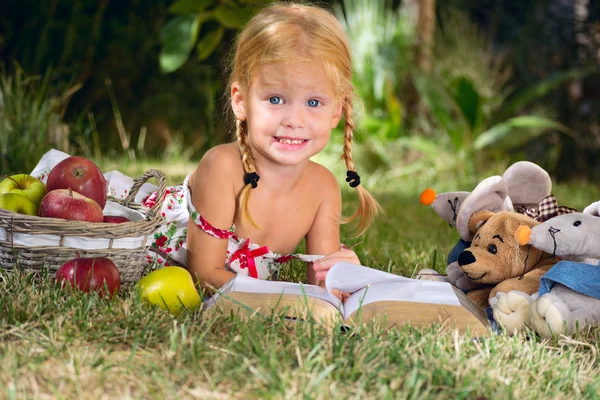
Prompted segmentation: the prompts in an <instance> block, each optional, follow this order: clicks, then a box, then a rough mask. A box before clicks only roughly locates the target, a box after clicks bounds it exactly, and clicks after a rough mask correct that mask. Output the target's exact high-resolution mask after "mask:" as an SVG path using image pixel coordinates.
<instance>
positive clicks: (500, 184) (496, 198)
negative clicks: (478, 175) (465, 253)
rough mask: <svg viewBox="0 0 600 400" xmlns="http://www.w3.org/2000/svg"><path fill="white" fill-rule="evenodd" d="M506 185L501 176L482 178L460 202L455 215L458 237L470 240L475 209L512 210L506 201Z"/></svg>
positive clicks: (472, 234) (509, 203)
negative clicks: (470, 224) (470, 222)
mask: <svg viewBox="0 0 600 400" xmlns="http://www.w3.org/2000/svg"><path fill="white" fill-rule="evenodd" d="M507 193H508V186H507V185H506V181H505V180H504V179H503V178H502V177H501V176H490V177H489V178H486V179H484V180H482V181H481V182H480V183H479V185H477V187H476V188H475V189H473V191H472V192H471V194H469V195H468V196H467V198H465V199H464V201H463V202H462V205H461V206H460V209H459V210H458V215H457V217H456V229H457V230H458V233H459V234H460V237H461V238H462V239H463V240H464V241H466V242H470V241H471V240H473V236H474V233H473V232H472V231H471V230H470V228H469V221H470V219H471V216H472V215H473V214H474V213H476V212H477V211H482V210H485V211H492V212H500V211H514V209H513V208H512V203H511V202H510V200H508V201H507Z"/></svg>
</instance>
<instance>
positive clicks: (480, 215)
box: [468, 210, 496, 234]
mask: <svg viewBox="0 0 600 400" xmlns="http://www.w3.org/2000/svg"><path fill="white" fill-rule="evenodd" d="M494 215H496V213H495V212H491V211H487V210H481V211H476V212H474V213H473V215H471V218H469V224H468V226H469V231H470V232H471V233H472V234H476V233H477V231H478V230H479V228H481V227H482V226H483V225H484V224H485V223H486V222H487V221H488V220H489V219H490V218H492V217H493V216H494Z"/></svg>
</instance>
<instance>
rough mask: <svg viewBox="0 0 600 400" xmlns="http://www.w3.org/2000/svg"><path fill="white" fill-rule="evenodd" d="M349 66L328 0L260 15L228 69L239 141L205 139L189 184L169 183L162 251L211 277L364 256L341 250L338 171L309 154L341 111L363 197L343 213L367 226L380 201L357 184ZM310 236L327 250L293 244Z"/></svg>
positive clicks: (318, 272) (266, 273)
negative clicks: (173, 187) (174, 187)
mask: <svg viewBox="0 0 600 400" xmlns="http://www.w3.org/2000/svg"><path fill="white" fill-rule="evenodd" d="M351 74H352V68H351V58H350V49H349V46H348V42H347V39H346V37H345V34H344V31H343V29H342V27H341V26H340V24H339V22H338V21H337V20H336V18H335V17H334V16H333V15H332V14H331V13H329V12H328V11H326V10H324V9H321V8H318V7H313V6H305V5H295V4H285V5H284V4H275V5H271V6H269V7H267V8H265V9H263V10H262V11H261V12H259V13H258V14H257V15H256V16H255V17H254V18H252V20H251V21H250V22H249V23H248V25H247V26H246V28H245V29H244V30H243V32H241V34H240V36H239V38H238V41H237V44H236V46H235V54H234V59H233V65H232V72H231V78H230V88H231V92H230V93H231V107H232V110H233V114H234V115H235V119H236V138H237V141H235V142H233V143H229V144H224V145H220V146H217V147H214V148H213V149H211V150H209V151H208V152H207V153H206V154H205V155H204V157H203V158H202V160H201V161H200V163H199V165H198V167H197V168H196V170H195V171H194V172H192V173H191V174H190V175H188V176H187V177H186V179H185V181H184V184H183V190H180V191H174V192H171V193H169V194H168V196H167V198H166V200H165V205H166V206H163V209H164V210H166V213H167V214H165V215H164V216H165V220H166V221H168V222H167V225H166V229H165V232H164V233H163V234H158V235H157V236H156V239H157V240H156V243H155V246H154V247H155V249H156V250H157V252H158V253H159V254H161V253H162V255H169V256H171V258H172V259H174V260H176V261H179V262H180V263H185V264H186V265H187V268H188V269H189V271H190V272H191V273H192V275H193V276H194V278H195V279H196V280H198V281H199V282H200V283H202V284H203V285H206V286H211V287H220V286H222V285H223V284H224V283H225V282H227V281H228V280H229V279H231V278H232V277H233V276H234V274H235V273H241V274H247V275H250V276H252V277H255V278H260V279H267V278H269V277H270V276H271V275H272V274H274V273H275V272H276V271H277V270H278V268H279V267H280V266H281V264H282V263H284V262H285V261H288V260H290V259H292V258H296V259H302V260H305V261H308V262H309V263H308V267H307V281H308V283H311V284H317V283H319V281H323V280H324V279H325V275H326V273H327V271H328V270H329V268H331V266H332V265H334V264H336V263H338V262H342V261H346V262H354V263H357V264H358V263H359V260H358V257H357V256H356V254H355V253H354V252H353V251H351V250H347V249H342V250H340V233H339V227H340V223H341V222H342V217H341V206H342V202H341V194H340V188H339V185H338V183H337V180H336V178H335V177H334V176H333V175H332V174H331V172H329V171H328V170H327V169H326V168H324V167H323V166H321V165H319V164H316V163H314V162H312V161H311V160H310V157H312V156H314V155H315V154H317V153H319V152H320V151H321V150H323V148H324V147H325V145H326V144H327V142H328V140H329V137H330V134H331V130H332V129H333V128H335V127H336V126H337V125H338V123H339V121H340V120H341V119H342V118H343V120H344V148H343V153H342V158H343V160H344V161H345V163H346V166H347V168H348V172H347V177H346V181H347V182H348V183H349V185H350V186H351V187H353V188H356V190H357V193H358V196H359V200H360V205H359V208H358V210H357V211H356V213H355V214H354V215H353V216H352V217H350V218H348V219H346V221H352V220H355V219H357V218H359V217H360V223H359V226H358V229H359V233H360V234H362V233H364V231H365V230H366V229H367V227H368V226H369V224H370V222H371V220H372V219H373V218H374V216H376V215H377V214H378V213H379V212H380V206H379V204H378V203H377V202H376V200H375V199H374V198H373V197H371V195H370V194H369V192H368V191H367V190H366V189H365V188H364V187H363V186H360V177H359V176H358V174H357V173H356V171H355V169H354V163H353V161H352V135H353V130H354V115H353V110H352V100H353V96H354V93H353V88H352V84H351V78H352V76H351ZM152 200H153V199H152V198H150V199H148V200H147V201H146V205H151V203H152ZM184 208H185V209H187V210H186V211H187V212H182V209H184ZM168 213H171V214H172V215H171V216H170V215H168ZM188 215H189V218H188ZM173 216H174V217H175V218H172V217H173ZM186 224H187V230H186ZM302 239H305V240H306V251H307V253H308V254H310V255H321V256H322V255H325V256H324V257H323V258H320V259H317V258H319V257H312V258H311V257H304V256H302V255H298V254H293V252H294V251H295V249H296V248H297V246H298V245H299V243H300V242H301V240H302ZM186 258H187V259H186ZM167 259H168V258H167ZM315 260H316V261H315ZM310 261H314V262H312V263H311V262H310Z"/></svg>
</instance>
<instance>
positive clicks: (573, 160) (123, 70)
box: [0, 0, 600, 179]
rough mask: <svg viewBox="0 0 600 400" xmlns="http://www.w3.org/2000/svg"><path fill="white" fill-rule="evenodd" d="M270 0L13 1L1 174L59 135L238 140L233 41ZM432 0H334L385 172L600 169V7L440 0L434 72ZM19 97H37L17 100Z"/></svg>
mask: <svg viewBox="0 0 600 400" xmlns="http://www.w3.org/2000/svg"><path fill="white" fill-rule="evenodd" d="M269 2H270V1H269V0H235V1H234V0H203V1H194V0H177V1H173V0H154V1H152V2H143V1H141V0H123V1H114V0H113V1H110V0H100V1H97V0H95V1H92V0H81V1H76V0H49V1H39V0H23V1H17V0H7V1H5V2H2V5H0V59H1V64H2V75H3V77H4V78H3V85H2V92H1V93H2V96H3V98H4V99H5V100H4V105H3V106H2V105H0V107H1V108H0V118H1V119H2V121H0V126H1V127H2V131H1V132H0V135H1V136H0V141H1V142H0V143H2V146H3V147H2V148H1V149H0V150H1V151H2V157H3V159H2V163H1V164H0V165H1V168H2V171H0V172H2V173H5V172H15V171H27V170H30V169H31V168H32V166H33V164H34V163H35V160H37V159H39V157H40V156H41V154H43V153H44V152H45V151H46V150H47V149H48V147H49V146H53V147H57V148H60V149H62V150H65V151H69V152H72V153H80V154H83V155H91V154H92V153H93V154H95V156H96V157H98V156H103V157H113V158H114V157H121V156H125V157H128V158H129V159H130V160H134V159H136V158H140V157H142V158H150V159H156V158H157V159H172V158H179V159H183V160H186V161H187V160H197V159H198V158H199V157H200V156H201V155H202V153H203V152H204V151H205V150H206V149H208V148H209V147H211V146H213V145H215V144H217V143H222V142H225V141H227V140H229V138H230V136H229V134H230V131H231V126H232V124H231V122H230V121H229V120H228V115H227V113H226V111H225V110H226V107H225V105H226V102H225V98H226V96H225V95H226V90H225V82H226V73H227V56H228V51H229V50H230V49H231V44H232V40H233V38H234V37H235V34H236V33H237V30H238V29H239V27H240V26H243V24H244V23H245V21H246V20H247V18H248V17H249V16H250V15H251V14H252V12H254V11H255V10H256V9H258V8H259V7H261V6H262V5H264V4H266V3H269ZM423 3H425V2H415V1H412V0H402V1H400V0H395V1H389V0H373V1H364V0H330V1H324V2H321V4H323V5H324V6H326V7H330V8H331V9H332V11H334V12H335V13H336V15H337V16H338V17H339V19H340V20H341V21H342V23H343V24H344V26H345V29H346V30H347V32H348V35H349V38H350V41H351V44H352V47H353V54H354V57H355V70H356V75H355V82H354V83H355V86H356V88H357V92H358V93H359V94H360V95H361V97H362V99H363V104H362V112H360V113H359V115H360V116H361V118H360V122H361V124H360V125H359V130H358V132H357V137H358V140H359V142H362V145H361V146H360V147H361V149H360V150H359V151H360V152H362V153H363V155H364V160H365V162H366V163H367V164H368V165H369V169H370V171H371V172H375V171H379V172H380V177H385V176H384V175H387V176H394V177H397V176H403V175H406V174H410V173H414V172H419V171H420V172H421V173H424V174H427V173H429V172H430V171H431V170H432V169H433V171H434V172H438V173H439V172H441V171H444V170H448V169H451V170H453V171H454V172H455V173H463V172H469V171H471V172H473V171H475V170H479V169H481V168H483V167H484V166H485V165H486V164H488V163H489V161H490V160H493V161H494V162H499V163H505V164H506V163H508V162H510V161H513V160H515V159H524V158H526V159H529V160H531V161H534V162H537V163H539V164H540V165H542V166H543V167H545V168H546V169H548V170H549V171H550V172H551V173H552V174H553V175H555V176H556V177H558V178H569V177H588V178H592V179H593V178H598V177H600V161H598V160H597V159H598V158H597V157H595V154H597V152H598V150H600V121H599V120H598V118H599V115H600V113H599V112H598V107H599V106H600V105H599V104H598V102H599V98H598V97H599V96H598V90H597V88H598V87H599V85H600V78H599V75H598V73H597V71H598V49H599V47H600V46H599V42H600V39H599V37H600V34H599V29H600V28H598V26H600V24H599V23H598V21H599V20H600V4H598V3H597V2H586V1H581V0H571V1H560V0H523V1H521V2H508V3H507V2H503V1H500V0H482V1H478V2H471V1H466V0H448V1H444V2H440V1H438V2H437V4H436V7H437V8H436V10H435V16H436V18H435V21H434V23H435V25H436V26H435V30H436V34H435V41H434V47H433V49H432V51H433V60H432V63H431V64H432V68H431V70H430V71H423V70H420V69H419V68H418V67H417V65H418V63H416V62H415V57H416V54H418V53H419V49H420V46H422V43H420V42H419V37H418V35H416V34H415V27H416V25H417V22H418V4H423ZM582 10H583V11H582ZM18 93H21V95H19V94H18ZM19 96H21V97H19ZM10 98H12V99H13V100H10ZM16 98H20V99H21V100H20V101H21V102H25V103H27V104H25V103H23V106H22V107H12V106H11V104H17V103H14V99H16ZM11 102H12V103H11ZM0 104H1V103H0ZM416 105H418V106H416ZM11 107H12V108H11ZM41 120H44V121H43V122H40V121H41ZM15 121H21V125H20V126H21V127H20V128H17V127H16V126H17V125H15ZM36 121H37V122H36ZM24 132H28V133H27V134H25V133H24ZM27 135H28V136H27ZM25 137H27V138H31V140H29V139H27V141H26V142H27V144H28V145H27V146H26V145H24V144H23V143H24V142H22V139H23V138H25ZM334 141H335V140H334ZM17 153H23V154H17ZM333 153H336V151H332V154H333ZM9 156H10V157H9ZM440 160H444V162H443V163H442V162H441V161H440ZM377 179H379V178H377Z"/></svg>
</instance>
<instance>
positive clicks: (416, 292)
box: [343, 278, 461, 318]
mask: <svg viewBox="0 0 600 400" xmlns="http://www.w3.org/2000/svg"><path fill="white" fill-rule="evenodd" d="M378 301H404V302H414V303H431V304H443V305H448V306H461V303H460V301H459V299H458V298H457V297H456V294H455V292H454V289H452V286H451V285H450V284H449V283H447V282H434V281H427V280H420V279H409V278H405V279H404V280H389V281H387V282H376V283H373V284H370V285H368V286H367V287H364V288H362V289H360V290H358V291H356V292H354V293H353V294H351V295H350V297H348V298H347V299H346V301H345V302H344V310H343V311H344V318H347V317H348V316H350V315H351V314H352V313H353V312H355V311H356V310H358V308H359V307H361V305H362V306H365V305H367V304H370V303H374V302H378Z"/></svg>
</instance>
